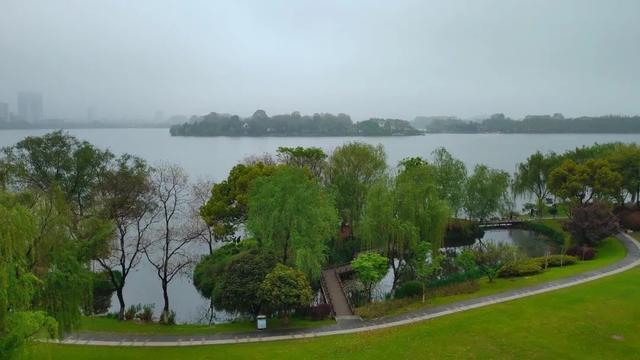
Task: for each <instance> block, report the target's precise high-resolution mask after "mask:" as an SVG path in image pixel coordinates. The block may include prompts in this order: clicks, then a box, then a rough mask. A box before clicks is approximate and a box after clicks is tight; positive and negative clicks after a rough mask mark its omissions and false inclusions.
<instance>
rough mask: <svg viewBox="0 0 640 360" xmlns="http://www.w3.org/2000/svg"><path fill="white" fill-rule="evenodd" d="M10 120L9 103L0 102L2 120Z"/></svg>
mask: <svg viewBox="0 0 640 360" xmlns="http://www.w3.org/2000/svg"><path fill="white" fill-rule="evenodd" d="M8 121H9V104H7V103H6V102H0V122H8Z"/></svg>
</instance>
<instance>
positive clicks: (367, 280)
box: [351, 251, 389, 301]
mask: <svg viewBox="0 0 640 360" xmlns="http://www.w3.org/2000/svg"><path fill="white" fill-rule="evenodd" d="M351 267H352V268H353V271H354V272H355V274H356V278H357V279H358V280H360V282H361V283H362V284H363V285H364V288H365V291H366V292H367V299H368V300H369V301H371V298H372V296H373V288H374V287H375V286H376V284H377V283H378V282H380V280H382V278H384V276H385V275H386V274H387V271H388V270H389V267H388V264H387V258H386V257H384V256H382V255H380V254H378V253H376V252H372V251H367V252H363V253H360V254H359V255H358V256H357V257H356V258H355V259H354V260H353V261H352V262H351Z"/></svg>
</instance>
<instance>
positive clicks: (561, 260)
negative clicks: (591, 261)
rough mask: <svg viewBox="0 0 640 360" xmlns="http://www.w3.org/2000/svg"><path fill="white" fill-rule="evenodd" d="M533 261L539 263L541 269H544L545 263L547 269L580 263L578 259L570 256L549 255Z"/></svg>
mask: <svg viewBox="0 0 640 360" xmlns="http://www.w3.org/2000/svg"><path fill="white" fill-rule="evenodd" d="M531 260H534V261H537V262H538V264H539V265H540V267H541V268H543V269H544V265H545V263H546V264H547V267H558V266H566V265H573V264H575V263H577V262H578V258H577V257H575V256H570V255H558V254H556V255H549V256H540V257H536V258H533V259H531Z"/></svg>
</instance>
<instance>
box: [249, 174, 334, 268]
mask: <svg viewBox="0 0 640 360" xmlns="http://www.w3.org/2000/svg"><path fill="white" fill-rule="evenodd" d="M338 223H339V222H338V216H337V213H336V210H335V207H334V205H333V200H332V199H331V197H330V196H328V194H326V193H324V192H323V191H322V189H321V188H320V186H319V185H318V183H317V182H316V181H315V179H311V178H309V176H307V174H306V173H305V172H304V171H303V170H300V169H296V168H290V167H285V168H282V169H279V170H278V171H276V172H275V173H274V174H273V175H272V176H270V177H262V178H259V179H257V180H256V181H255V183H254V186H253V187H252V188H251V190H250V193H249V215H248V219H247V228H248V230H249V231H250V232H251V233H252V234H253V235H254V236H255V238H256V239H257V241H258V244H259V245H260V246H261V247H263V248H264V249H266V250H267V251H270V252H272V253H273V254H275V255H276V256H277V257H278V259H279V261H280V262H282V263H283V264H287V265H292V266H295V267H296V268H297V269H299V270H301V271H303V272H304V273H305V274H306V275H307V276H308V277H309V278H310V279H318V278H319V276H320V270H321V269H322V265H323V264H324V262H325V260H326V243H327V241H328V240H329V239H330V238H331V237H332V236H335V235H336V234H337V227H338Z"/></svg>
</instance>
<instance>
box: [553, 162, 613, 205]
mask: <svg viewBox="0 0 640 360" xmlns="http://www.w3.org/2000/svg"><path fill="white" fill-rule="evenodd" d="M622 186H623V178H622V175H620V174H619V173H617V172H615V171H614V170H613V168H612V164H611V162H610V161H609V160H607V159H603V158H598V159H589V160H587V161H586V162H585V163H584V164H581V163H576V162H574V161H573V160H571V159H566V160H564V161H563V162H562V164H561V165H560V166H558V167H556V168H555V169H554V170H553V171H552V172H551V174H550V175H549V188H550V189H551V192H552V193H553V194H554V195H556V196H557V197H559V198H561V199H564V200H568V201H572V202H576V203H578V204H586V203H588V202H590V201H591V200H592V199H600V200H609V199H617V198H619V197H620V193H621V191H622Z"/></svg>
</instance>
